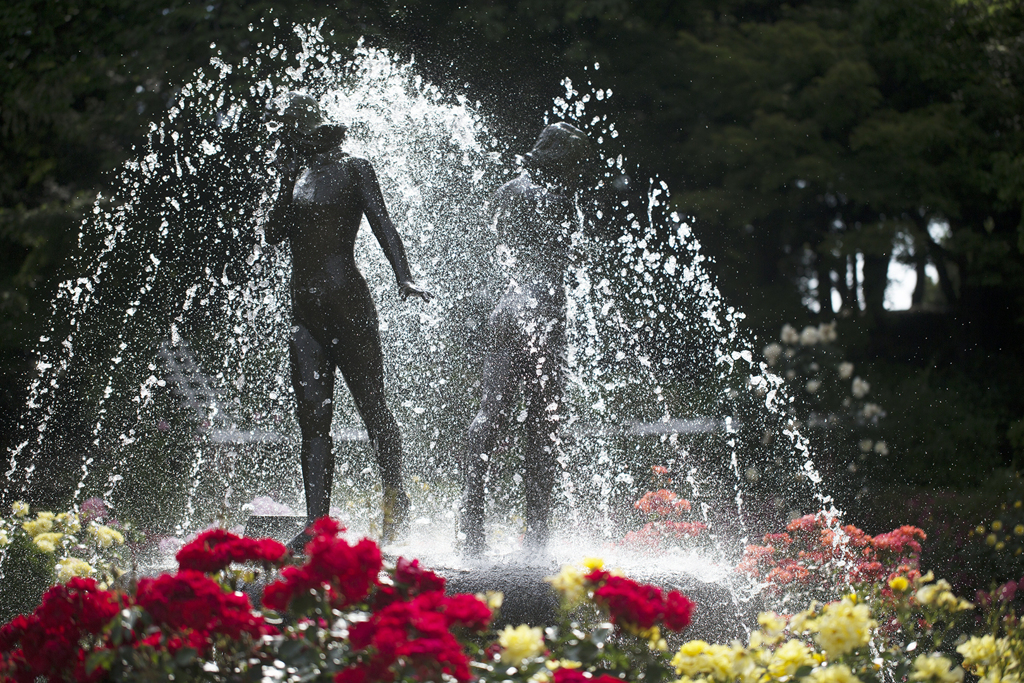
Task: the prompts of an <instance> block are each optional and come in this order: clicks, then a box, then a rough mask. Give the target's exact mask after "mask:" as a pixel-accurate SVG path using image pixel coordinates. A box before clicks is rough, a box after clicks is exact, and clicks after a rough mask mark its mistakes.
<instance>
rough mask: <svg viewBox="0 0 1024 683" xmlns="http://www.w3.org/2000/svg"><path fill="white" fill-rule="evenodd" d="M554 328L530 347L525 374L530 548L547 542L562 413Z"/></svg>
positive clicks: (559, 347) (559, 344)
mask: <svg viewBox="0 0 1024 683" xmlns="http://www.w3.org/2000/svg"><path fill="white" fill-rule="evenodd" d="M560 331H561V330H560V329H559V328H558V327H556V328H555V329H553V330H549V331H548V334H547V335H546V336H545V338H544V339H543V340H541V341H540V342H539V343H538V344H537V345H536V346H535V347H534V349H533V351H532V352H531V354H530V357H529V365H530V370H529V372H528V373H527V377H526V389H525V392H526V403H527V407H526V412H527V415H526V476H525V477H524V481H523V483H524V487H525V489H524V494H525V498H526V514H525V517H526V543H525V546H526V547H527V548H530V549H535V550H541V549H543V548H544V547H545V546H546V545H547V541H548V535H549V532H550V522H551V496H552V492H553V489H554V485H555V475H556V473H557V471H558V468H557V467H556V458H557V457H558V446H559V444H560V443H561V441H560V438H561V437H560V436H559V424H560V422H561V418H562V417H563V415H564V409H563V405H562V401H563V388H564V387H563V376H562V373H563V368H562V360H563V359H562V355H563V349H564V345H565V344H564V338H563V337H562V335H561V334H560Z"/></svg>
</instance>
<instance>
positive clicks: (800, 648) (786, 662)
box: [768, 640, 817, 678]
mask: <svg viewBox="0 0 1024 683" xmlns="http://www.w3.org/2000/svg"><path fill="white" fill-rule="evenodd" d="M815 664H817V662H816V661H814V656H813V655H812V654H811V648H809V647H808V646H807V645H806V644H804V643H802V642H800V641H799V640H787V641H786V642H785V643H783V644H782V645H781V646H780V647H779V649H777V650H776V651H775V652H773V653H772V658H771V660H769V662H768V675H770V676H771V677H773V678H782V677H783V676H792V675H793V674H794V673H796V670H797V669H799V668H800V667H802V666H814V665H815Z"/></svg>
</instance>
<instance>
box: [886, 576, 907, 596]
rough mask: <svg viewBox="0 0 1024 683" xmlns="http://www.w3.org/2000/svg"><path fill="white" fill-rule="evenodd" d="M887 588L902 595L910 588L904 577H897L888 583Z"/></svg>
mask: <svg viewBox="0 0 1024 683" xmlns="http://www.w3.org/2000/svg"><path fill="white" fill-rule="evenodd" d="M889 588H891V589H893V590H894V591H896V592H897V593H902V592H903V591H905V590H907V589H908V588H910V582H909V581H907V577H905V576H897V577H895V578H894V579H893V580H892V581H890V582H889Z"/></svg>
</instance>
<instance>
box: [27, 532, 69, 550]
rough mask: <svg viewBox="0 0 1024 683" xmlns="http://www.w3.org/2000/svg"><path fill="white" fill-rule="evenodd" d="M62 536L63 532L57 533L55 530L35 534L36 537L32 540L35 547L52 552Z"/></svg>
mask: <svg viewBox="0 0 1024 683" xmlns="http://www.w3.org/2000/svg"><path fill="white" fill-rule="evenodd" d="M62 538H64V534H58V533H56V532H52V533H42V534H37V535H36V537H35V538H33V539H32V542H33V543H35V544H36V547H37V548H39V549H40V550H42V551H44V552H47V553H52V552H53V551H54V550H56V548H57V544H58V543H60V539H62Z"/></svg>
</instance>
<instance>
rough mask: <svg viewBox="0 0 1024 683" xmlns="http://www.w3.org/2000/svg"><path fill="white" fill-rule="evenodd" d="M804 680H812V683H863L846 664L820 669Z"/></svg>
mask: <svg viewBox="0 0 1024 683" xmlns="http://www.w3.org/2000/svg"><path fill="white" fill-rule="evenodd" d="M803 680H805V681H807V680H810V681H812V683H861V680H860V679H859V678H857V677H856V676H854V675H853V672H852V671H850V667H848V666H846V665H845V664H832V665H830V666H823V667H820V668H818V669H815V670H814V671H812V672H811V675H810V676H808V677H807V678H805V679H803Z"/></svg>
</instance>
